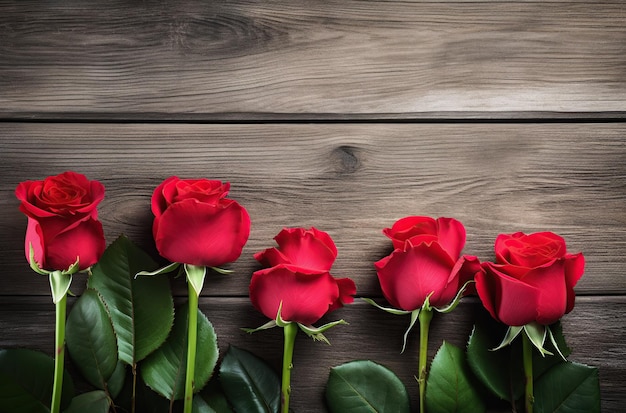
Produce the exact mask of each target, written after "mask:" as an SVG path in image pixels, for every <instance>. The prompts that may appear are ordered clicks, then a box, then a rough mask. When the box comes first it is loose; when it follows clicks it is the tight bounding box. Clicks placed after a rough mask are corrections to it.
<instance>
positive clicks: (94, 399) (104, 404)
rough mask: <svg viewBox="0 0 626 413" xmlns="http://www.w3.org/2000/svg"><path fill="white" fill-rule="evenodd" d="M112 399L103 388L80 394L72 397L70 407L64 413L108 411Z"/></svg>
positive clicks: (103, 412)
mask: <svg viewBox="0 0 626 413" xmlns="http://www.w3.org/2000/svg"><path fill="white" fill-rule="evenodd" d="M110 406H111V400H109V398H108V397H107V395H106V393H105V392H103V391H102V390H95V391H92V392H89V393H83V394H80V395H78V396H76V397H74V398H73V399H72V402H71V403H70V405H69V407H68V408H67V409H65V410H64V411H63V413H85V412H89V413H107V412H108V411H109V407H110Z"/></svg>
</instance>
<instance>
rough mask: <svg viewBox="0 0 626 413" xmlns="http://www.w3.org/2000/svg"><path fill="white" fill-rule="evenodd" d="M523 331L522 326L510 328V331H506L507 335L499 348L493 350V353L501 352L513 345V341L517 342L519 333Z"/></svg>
mask: <svg viewBox="0 0 626 413" xmlns="http://www.w3.org/2000/svg"><path fill="white" fill-rule="evenodd" d="M523 329H524V327H521V326H509V329H508V330H506V334H505V335H504V338H503V339H502V342H501V343H500V344H499V345H498V347H495V348H492V349H491V351H497V350H500V349H501V348H503V347H506V346H508V345H509V344H511V343H512V342H513V340H515V338H516V337H517V336H518V335H519V333H521V332H522V330H523Z"/></svg>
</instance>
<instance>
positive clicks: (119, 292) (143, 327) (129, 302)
mask: <svg viewBox="0 0 626 413" xmlns="http://www.w3.org/2000/svg"><path fill="white" fill-rule="evenodd" d="M156 267H157V264H156V263H155V262H154V261H153V260H152V258H150V256H148V254H146V253H145V252H144V251H143V250H142V249H140V248H139V247H137V246H136V245H135V244H133V243H132V242H131V241H130V240H129V239H128V238H126V237H124V236H120V237H119V238H118V239H117V240H116V241H115V242H113V243H112V244H111V245H110V246H109V247H108V248H107V249H106V251H105V252H104V254H103V255H102V257H101V258H100V261H99V262H98V263H97V264H96V265H95V266H94V267H93V269H92V273H93V274H92V276H91V277H90V278H89V283H88V286H89V287H90V288H93V289H95V290H96V291H98V293H99V294H100V296H101V297H102V300H103V302H104V304H105V306H106V308H107V309H108V312H109V316H110V317H111V320H112V323H113V329H114V331H115V334H116V337H117V346H118V353H119V358H120V360H122V361H124V362H125V363H127V364H129V365H134V364H136V363H137V362H138V361H140V360H143V359H144V358H145V357H147V356H148V354H150V353H152V352H153V351H154V350H156V349H157V348H158V347H159V346H160V345H161V344H162V343H163V342H164V341H165V339H166V338H167V336H168V334H169V331H170V329H171V326H172V323H173V319H174V304H173V300H172V294H171V291H170V288H169V281H168V279H167V277H164V276H156V277H135V275H136V274H137V273H138V272H140V271H143V270H146V269H148V270H152V269H155V268H156Z"/></svg>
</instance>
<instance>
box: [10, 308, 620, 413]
mask: <svg viewBox="0 0 626 413" xmlns="http://www.w3.org/2000/svg"><path fill="white" fill-rule="evenodd" d="M48 301H49V300H47V299H46V298H43V297H40V298H38V299H36V300H35V299H33V298H32V297H11V298H7V297H3V298H2V306H0V331H2V332H3V334H2V335H1V336H0V348H7V347H23V346H24V343H28V347H29V348H34V349H38V350H41V351H44V352H46V353H48V354H51V353H52V347H53V339H54V306H53V305H52V303H51V302H48ZM479 307H480V306H479V304H478V303H477V301H476V300H474V299H464V301H463V302H462V303H461V305H460V306H459V307H458V308H457V309H456V310H455V311H454V312H452V313H450V314H447V315H437V316H436V317H435V318H434V319H433V322H432V326H431V334H430V343H431V345H430V346H429V359H432V357H433V356H434V353H435V351H436V350H437V348H438V347H439V346H440V345H441V343H442V341H443V340H446V341H448V342H451V343H453V344H455V345H457V346H461V347H464V346H465V343H466V342H467V339H468V337H469V334H470V332H471V328H472V323H473V319H474V316H475V315H476V313H477V312H479V311H481V310H480V308H479ZM625 308H626V299H625V298H624V297H605V298H597V297H579V299H578V300H577V304H576V307H575V308H574V310H573V311H572V312H571V313H570V314H568V315H566V316H565V317H564V318H563V329H564V334H565V336H566V339H567V343H568V345H569V346H570V347H571V348H572V349H573V351H572V354H571V356H570V357H569V359H570V360H571V361H575V362H579V363H584V364H589V365H593V366H597V367H599V368H600V383H601V391H602V411H603V412H607V413H610V412H619V411H621V409H622V408H623V388H624V386H626V357H625V356H626V353H625V352H624V347H623V343H624V342H625V340H626V332H625V331H624V329H623V328H616V327H617V326H616V324H615V322H616V321H615V320H623V319H624V317H626V313H625V310H624V309H625ZM200 309H201V310H202V311H203V312H204V313H205V314H206V315H207V317H208V318H209V319H210V320H211V322H212V323H213V325H214V327H215V329H216V332H217V335H218V341H219V346H220V351H221V354H222V355H223V354H224V353H225V351H226V350H227V348H228V346H229V345H235V346H238V347H240V348H244V349H246V350H248V351H251V352H253V353H255V354H256V355H257V356H259V357H262V358H263V359H265V360H267V361H268V362H269V363H270V365H271V366H272V367H273V368H274V369H275V370H276V371H277V372H279V371H280V366H281V358H282V350H281V349H282V333H281V331H280V330H278V329H274V330H268V331H262V332H258V333H254V334H252V335H250V334H246V333H243V332H242V331H241V330H240V328H241V327H257V326H259V325H261V324H263V323H265V322H266V321H267V320H265V319H264V318H263V316H262V315H260V314H259V313H257V312H256V310H255V309H254V308H253V307H252V305H251V304H250V302H249V301H248V300H247V299H246V298H221V297H211V298H203V299H201V302H200ZM328 317H329V318H328V321H330V320H335V319H339V318H343V319H345V320H346V321H348V322H349V323H350V325H347V326H338V327H336V328H333V329H332V330H330V331H329V332H328V334H327V337H328V338H329V340H330V341H331V344H332V345H331V346H327V345H326V344H323V343H320V342H314V341H313V340H311V339H309V338H307V337H306V336H304V334H299V335H298V337H297V340H296V349H295V353H294V373H293V376H292V389H293V396H292V407H293V409H294V411H296V412H302V413H308V412H311V413H319V412H324V411H326V409H325V406H324V402H323V392H324V387H325V383H326V380H327V379H328V373H329V369H330V368H331V367H334V366H337V365H339V364H342V363H344V362H348V361H351V360H356V359H371V360H373V361H376V362H377V363H380V364H383V365H385V366H387V367H388V368H390V369H391V370H393V371H394V372H395V373H396V374H397V375H398V377H400V379H401V380H402V382H403V383H404V384H405V385H406V386H407V389H408V391H409V394H410V396H411V400H412V404H413V407H414V408H417V405H418V403H417V394H418V389H417V383H416V381H415V379H414V377H413V376H414V375H415V373H416V370H417V352H418V347H419V346H418V334H417V331H414V332H413V334H411V335H410V337H409V342H408V345H407V348H406V350H405V352H404V353H402V354H401V353H400V350H401V347H402V335H403V334H404V331H405V329H406V327H407V325H408V319H407V317H400V316H393V315H390V314H387V313H384V312H382V311H380V310H378V309H375V308H374V307H372V306H370V305H369V304H366V303H364V302H362V301H357V302H356V303H355V304H353V305H350V306H348V307H345V308H343V309H340V310H337V311H336V312H334V313H331V314H330V315H329V316H328ZM622 324H623V323H622ZM70 368H71V365H70ZM74 376H75V380H77V381H78V387H81V383H80V380H79V378H80V376H79V375H78V374H74ZM82 386H83V387H84V386H85V385H84V384H82ZM499 411H502V412H504V411H506V410H505V409H502V410H499Z"/></svg>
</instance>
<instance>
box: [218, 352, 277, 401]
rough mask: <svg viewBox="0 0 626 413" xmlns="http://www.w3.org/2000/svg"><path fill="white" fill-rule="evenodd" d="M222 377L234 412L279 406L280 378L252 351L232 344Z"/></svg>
mask: <svg viewBox="0 0 626 413" xmlns="http://www.w3.org/2000/svg"><path fill="white" fill-rule="evenodd" d="M219 378H220V383H221V385H222V388H223V389H224V393H226V397H227V398H228V400H229V401H230V403H231V404H232V406H233V408H234V410H235V411H237V412H246V413H273V412H278V410H279V409H280V378H279V377H278V375H277V374H276V373H275V372H274V370H272V369H271V368H270V367H269V366H268V365H267V363H265V361H263V360H262V359H260V358H258V357H256V356H255V355H253V354H252V353H249V352H247V351H245V350H242V349H240V348H237V347H234V346H230V348H229V349H228V351H227V352H226V355H225V356H224V360H223V361H222V364H221V366H220V376H219Z"/></svg>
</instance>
